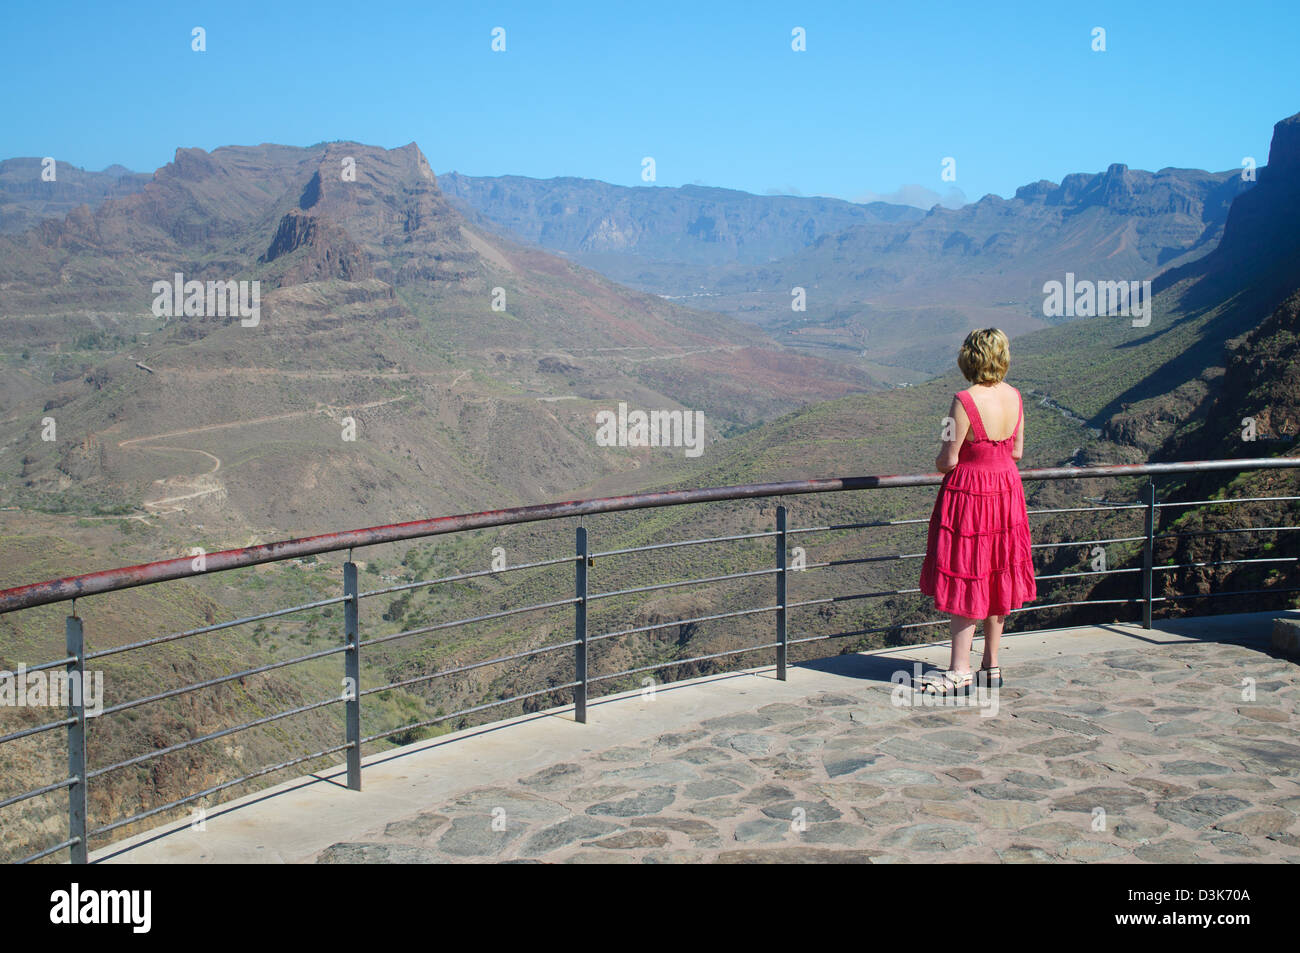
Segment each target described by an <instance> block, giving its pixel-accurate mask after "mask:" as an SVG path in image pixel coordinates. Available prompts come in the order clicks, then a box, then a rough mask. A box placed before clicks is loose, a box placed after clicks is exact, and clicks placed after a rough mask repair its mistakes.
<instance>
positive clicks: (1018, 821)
mask: <svg viewBox="0 0 1300 953" xmlns="http://www.w3.org/2000/svg"><path fill="white" fill-rule="evenodd" d="M974 807H975V810H976V811H977V812H978V814H979V815H980V820H981V822H982V823H983V824H984V825H985V826H986V827H989V828H991V829H993V830H1020V829H1022V828H1025V827H1028V826H1029V825H1031V824H1033V823H1035V822H1036V821H1041V820H1042V819H1043V817H1044V816H1045V815H1046V811H1044V810H1043V809H1042V808H1041V807H1036V806H1035V805H1033V804H1026V803H1025V802H1023V801H984V802H981V803H979V804H977V805H974Z"/></svg>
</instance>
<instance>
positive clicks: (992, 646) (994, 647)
mask: <svg viewBox="0 0 1300 953" xmlns="http://www.w3.org/2000/svg"><path fill="white" fill-rule="evenodd" d="M1006 621H1007V617H1006V616H1004V615H991V616H989V617H988V618H987V619H985V620H984V660H983V661H982V662H981V663H980V667H981V668H995V667H997V664H998V643H1000V642H1001V641H1002V626H1003V625H1004V624H1005V623H1006Z"/></svg>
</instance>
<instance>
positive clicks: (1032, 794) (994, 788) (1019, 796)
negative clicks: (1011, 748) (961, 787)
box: [971, 781, 1047, 801]
mask: <svg viewBox="0 0 1300 953" xmlns="http://www.w3.org/2000/svg"><path fill="white" fill-rule="evenodd" d="M971 790H972V791H974V792H975V793H976V794H978V795H979V796H980V797H982V798H985V799H987V800H991V801H994V800H996V801H1041V800H1042V799H1043V798H1045V797H1046V796H1047V795H1045V794H1043V793H1042V792H1041V791H1031V790H1030V789H1029V788H1022V787H1020V786H1019V785H1015V784H1007V783H1006V782H1004V781H999V782H997V783H995V784H977V785H975V787H973V788H971Z"/></svg>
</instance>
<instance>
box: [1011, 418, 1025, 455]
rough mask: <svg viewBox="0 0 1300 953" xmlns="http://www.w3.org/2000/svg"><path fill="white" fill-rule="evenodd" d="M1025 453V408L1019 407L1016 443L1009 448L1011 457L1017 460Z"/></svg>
mask: <svg viewBox="0 0 1300 953" xmlns="http://www.w3.org/2000/svg"><path fill="white" fill-rule="evenodd" d="M1024 455H1025V408H1024V407H1021V408H1020V427H1019V429H1017V430H1016V445H1015V447H1013V448H1012V450H1011V459H1012V460H1019V459H1020V458H1021V457H1023V456H1024Z"/></svg>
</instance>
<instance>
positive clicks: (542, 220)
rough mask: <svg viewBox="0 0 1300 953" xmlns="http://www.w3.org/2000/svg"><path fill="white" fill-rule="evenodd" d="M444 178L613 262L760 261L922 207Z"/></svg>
mask: <svg viewBox="0 0 1300 953" xmlns="http://www.w3.org/2000/svg"><path fill="white" fill-rule="evenodd" d="M438 182H439V184H440V185H441V187H442V191H443V194H445V195H446V196H447V197H448V198H449V199H450V200H451V201H452V202H453V203H454V204H456V205H457V206H458V207H462V208H465V209H472V210H473V211H475V212H478V213H481V214H482V215H484V216H486V218H487V219H489V220H490V221H492V222H494V223H496V224H497V225H499V226H501V227H504V228H506V229H507V230H508V231H509V232H510V233H511V234H512V235H514V236H515V237H517V238H520V239H522V240H523V241H526V242H531V243H532V244H534V245H540V246H541V247H542V248H546V249H548V250H550V251H558V252H564V253H565V254H566V255H569V256H570V257H572V258H574V259H575V260H578V261H581V262H583V263H584V264H592V263H593V262H606V261H608V262H610V263H611V264H612V263H613V262H614V261H616V260H617V259H619V258H621V257H623V256H631V257H635V258H643V259H647V260H649V261H675V262H679V263H682V264H684V265H689V266H692V267H694V266H699V265H718V264H725V263H729V262H742V263H745V264H756V263H759V262H764V261H771V260H772V259H774V258H780V257H783V256H785V255H789V254H791V253H792V252H795V251H797V250H798V249H800V248H803V247H805V246H806V245H808V244H809V243H810V242H812V241H813V240H815V239H816V238H817V237H818V236H820V235H828V234H831V233H834V232H839V231H843V230H844V229H846V228H849V227H850V226H852V225H859V224H864V223H873V222H874V223H878V222H897V221H910V220H914V219H918V218H920V217H921V214H922V213H921V212H920V210H918V209H914V208H911V207H909V206H906V205H890V204H887V203H885V202H873V203H871V204H869V205H857V204H854V203H852V202H845V201H843V200H841V199H833V198H820V197H806V196H792V195H752V194H750V193H749V192H740V191H737V190H735V189H719V188H708V187H703V186H698V185H686V186H681V187H680V188H670V187H660V186H639V187H635V188H633V187H628V186H622V185H610V184H609V183H607V182H600V181H597V180H595V179H579V178H572V177H564V178H556V179H530V178H527V177H524V176H518V175H505V176H495V177H476V176H468V175H460V174H459V173H456V172H447V173H444V174H442V175H440V176H439V177H438ZM609 256H613V257H609ZM629 267H631V266H629ZM599 270H604V269H599Z"/></svg>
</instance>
